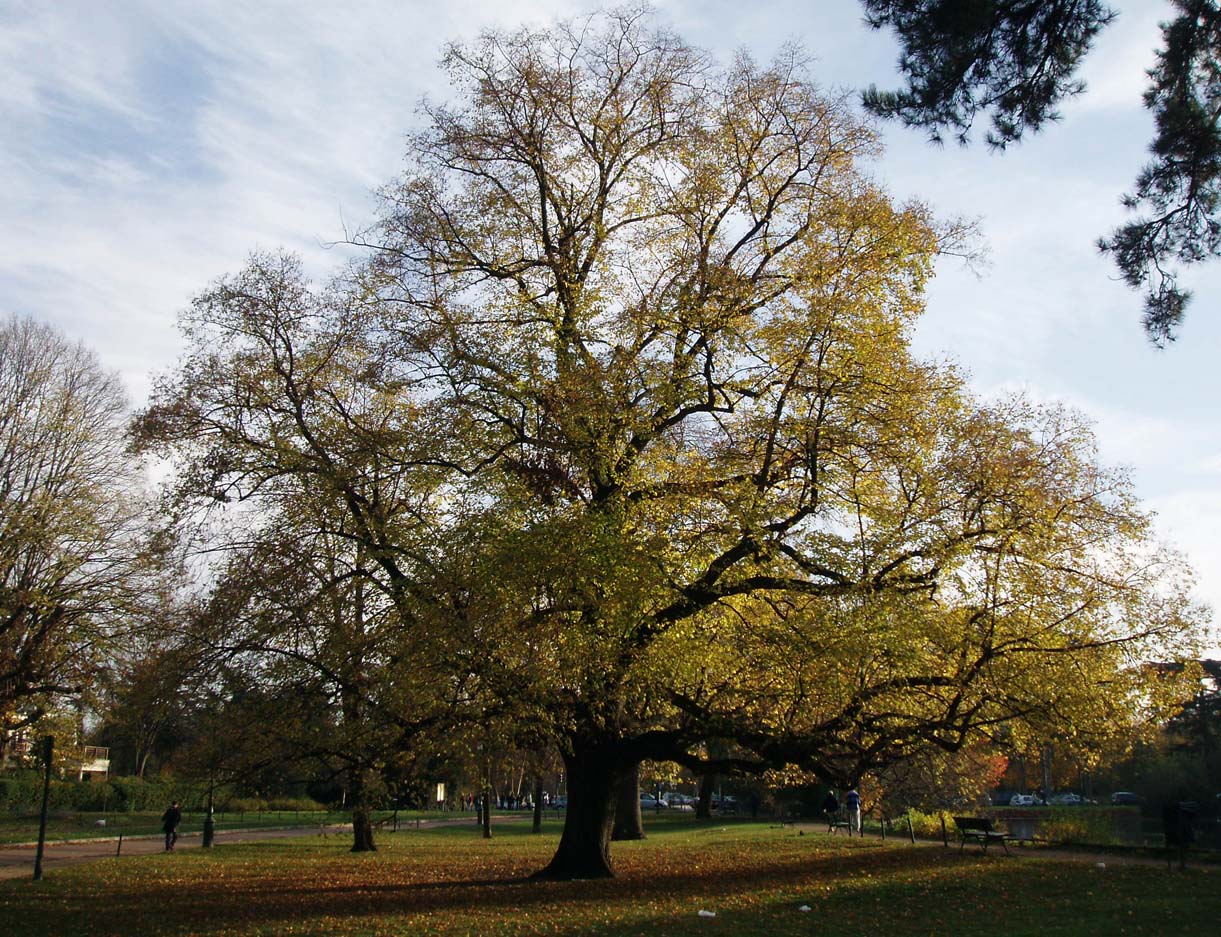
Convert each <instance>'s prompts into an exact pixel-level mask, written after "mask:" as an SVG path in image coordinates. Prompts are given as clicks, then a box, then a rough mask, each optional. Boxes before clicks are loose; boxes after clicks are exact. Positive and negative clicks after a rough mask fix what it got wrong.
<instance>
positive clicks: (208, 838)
mask: <svg viewBox="0 0 1221 937" xmlns="http://www.w3.org/2000/svg"><path fill="white" fill-rule="evenodd" d="M212 789H213V781H212V777H211V776H209V777H208V815H207V816H206V817H204V823H203V848H204V849H211V848H212V840H213V839H215V837H216V821H215V820H214V819H213V818H212Z"/></svg>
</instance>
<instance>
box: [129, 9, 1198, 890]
mask: <svg viewBox="0 0 1221 937" xmlns="http://www.w3.org/2000/svg"><path fill="white" fill-rule="evenodd" d="M445 64H446V67H447V68H448V70H449V73H450V75H451V79H452V82H453V85H454V88H455V99H454V102H453V103H452V104H445V105H427V106H426V107H425V113H426V115H427V117H428V126H427V127H426V129H425V130H423V131H422V132H420V133H418V134H417V135H415V136H414V137H413V138H412V139H411V143H410V148H409V154H408V168H407V170H406V172H405V174H404V175H403V177H402V178H401V179H399V180H397V181H395V182H393V183H391V184H390V185H388V186H387V187H386V189H385V191H384V210H383V214H382V218H381V221H380V223H379V224H378V225H377V226H376V228H374V229H373V230H371V231H369V232H368V234H367V236H366V237H365V238H364V243H365V244H366V245H367V246H368V247H369V248H370V250H371V256H370V260H369V262H368V263H367V264H365V265H363V266H361V267H359V268H357V269H354V270H349V271H345V273H344V274H343V275H341V276H340V277H339V278H337V281H336V283H335V284H334V285H332V286H330V287H328V288H326V289H324V290H317V289H314V288H311V287H310V285H309V284H308V283H307V282H306V281H305V279H304V278H303V277H302V275H301V273H300V271H299V269H298V268H297V267H296V266H295V265H294V264H293V263H291V262H289V261H286V260H278V261H277V260H275V259H273V258H256V260H255V261H254V262H253V263H252V264H251V266H250V267H249V268H248V269H247V270H246V271H244V272H243V273H241V274H240V275H238V276H237V277H235V278H231V279H229V280H226V281H225V282H222V283H221V284H218V285H217V286H216V287H215V288H214V289H213V290H210V291H209V292H208V293H207V294H206V296H205V297H204V298H202V299H201V301H200V302H198V303H197V304H196V306H195V311H194V313H193V318H192V320H191V321H192V323H193V324H194V326H195V327H196V328H200V327H205V328H206V329H208V330H214V329H215V328H216V327H217V326H220V331H219V332H216V331H211V332H210V334H212V335H214V336H222V337H223V338H224V341H219V340H218V341H213V342H212V343H211V344H210V345H209V346H208V350H207V352H206V353H200V354H197V355H195V356H193V357H192V358H191V359H189V360H188V362H187V365H186V367H184V369H183V371H182V373H181V374H179V375H178V376H177V377H175V378H173V379H171V380H167V381H166V382H164V383H163V385H162V386H161V388H160V390H159V392H158V396H157V399H156V400H155V401H154V404H153V406H152V407H151V408H150V410H149V411H148V412H147V413H146V414H145V416H144V418H143V421H142V427H143V430H144V432H145V434H146V436H147V438H149V439H150V440H152V441H154V442H158V443H160V444H162V445H164V446H166V447H168V448H169V449H171V450H176V451H177V452H178V453H179V457H180V459H181V464H182V469H183V471H182V475H181V478H182V480H183V487H182V491H183V494H184V495H186V496H188V497H193V498H195V499H201V498H203V499H206V498H216V497H234V496H239V497H248V498H255V499H274V498H278V497H280V496H281V494H280V493H284V492H291V491H293V490H294V488H295V487H296V486H299V485H300V486H303V487H305V488H308V490H309V492H310V494H311V496H312V497H318V498H323V499H326V500H328V501H329V503H331V504H333V506H334V510H335V512H337V514H342V515H343V516H344V517H345V518H346V519H345V521H344V529H345V531H346V536H347V537H348V538H350V541H351V542H352V543H353V544H354V545H356V546H357V547H358V548H359V550H361V551H362V553H363V555H365V556H366V557H367V562H364V563H361V564H359V565H358V566H353V567H352V571H353V572H354V573H358V574H360V575H365V576H368V577H370V578H375V579H376V580H377V581H378V582H379V583H380V584H381V585H380V588H381V589H382V590H383V592H384V594H385V595H386V596H388V597H389V598H390V600H391V601H392V602H393V603H394V611H395V614H396V615H398V616H400V621H401V624H402V626H403V628H404V629H405V633H406V634H409V635H410V640H411V641H412V642H415V644H414V646H415V648H416V653H417V654H419V655H421V657H420V659H421V660H428V661H430V662H432V663H433V664H436V663H438V662H442V663H446V664H448V665H449V666H450V668H451V673H452V679H453V680H455V681H458V680H461V681H464V685H465V686H468V687H469V688H470V694H471V696H472V698H478V699H481V700H482V705H483V706H492V707H496V706H499V707H501V708H502V709H504V710H511V711H512V714H513V717H514V718H515V719H516V720H517V721H518V722H519V723H521V724H523V725H529V726H532V727H534V728H535V729H536V730H537V731H539V732H542V733H544V734H545V735H546V737H549V738H552V739H554V740H555V742H556V744H557V745H558V746H559V748H560V751H561V754H562V757H563V759H564V761H565V769H566V777H567V781H568V784H569V802H568V811H567V815H566V820H565V827H564V832H563V836H562V838H561V843H560V846H559V849H558V851H557V854H556V856H555V858H554V860H553V861H552V863H551V864H550V866H549V867H548V869H547V870H545V874H548V875H552V876H555V877H586V876H599V875H609V874H610V872H611V864H610V855H609V841H610V827H611V821H612V802H613V792H614V789H615V785H616V782H617V781H618V779H620V778H621V777H624V776H625V775H629V774H630V772H632V771H633V770H634V768H635V766H636V765H637V764H638V763H639V762H640V761H641V760H642V759H654V760H679V761H683V762H686V763H688V764H692V765H699V764H701V763H707V762H709V761H710V760H711V761H716V762H717V763H719V764H720V765H721V766H731V765H732V766H736V767H738V768H741V769H743V770H758V771H761V770H763V769H765V768H766V767H768V766H771V765H783V764H785V763H793V764H800V765H803V766H806V767H810V768H813V769H815V770H817V771H818V772H819V773H820V774H821V775H823V776H824V777H825V778H827V779H829V780H833V781H837V782H840V783H847V782H850V781H853V780H855V779H857V778H859V777H860V776H861V775H862V774H863V773H865V772H867V771H870V770H873V769H876V768H878V767H880V766H884V765H886V764H890V763H893V762H895V761H897V760H902V759H904V758H908V757H911V756H913V755H915V754H917V753H919V752H922V751H926V750H927V749H928V747H929V746H934V747H938V748H941V749H943V750H951V751H952V750H956V749H958V748H961V747H962V746H964V745H966V744H968V743H969V742H970V741H971V740H972V739H974V738H977V737H979V736H980V735H981V734H986V733H988V732H990V731H993V730H995V729H996V728H997V727H998V726H1001V725H1005V724H1009V723H1013V722H1014V721H1015V720H1019V721H1021V722H1022V723H1023V724H1026V725H1030V726H1036V727H1037V726H1040V725H1043V726H1050V725H1055V724H1058V723H1061V722H1062V721H1063V720H1072V721H1073V724H1074V726H1076V727H1077V731H1079V732H1081V733H1083V734H1089V733H1103V732H1108V731H1114V730H1115V729H1116V727H1118V726H1120V725H1124V724H1130V723H1131V721H1132V720H1133V718H1135V716H1136V714H1138V713H1139V712H1141V711H1142V709H1143V707H1147V706H1151V705H1154V704H1155V703H1156V693H1154V692H1152V690H1151V689H1150V687H1148V686H1146V685H1143V684H1142V683H1141V680H1142V675H1143V673H1144V671H1142V670H1140V669H1139V668H1133V667H1131V666H1129V665H1130V664H1131V663H1133V662H1135V661H1138V660H1139V659H1141V657H1142V656H1144V655H1147V654H1149V653H1157V654H1158V655H1159V656H1160V655H1162V654H1163V653H1164V652H1166V649H1165V648H1164V647H1163V644H1164V643H1165V642H1166V641H1167V640H1169V639H1170V638H1172V637H1173V638H1175V639H1176V640H1177V639H1179V638H1185V639H1186V641H1187V643H1188V644H1190V641H1191V638H1192V634H1193V632H1192V625H1191V621H1190V612H1191V610H1190V609H1189V608H1188V606H1187V605H1186V603H1185V601H1184V599H1183V598H1182V592H1181V591H1180V590H1179V588H1178V586H1179V584H1180V582H1181V570H1180V569H1179V566H1178V564H1177V561H1176V560H1175V558H1174V557H1172V556H1169V555H1166V554H1165V553H1163V552H1161V551H1159V550H1158V549H1157V548H1156V547H1155V546H1154V545H1152V544H1151V543H1150V542H1149V531H1148V523H1147V519H1146V517H1145V516H1144V515H1143V514H1142V513H1141V511H1140V510H1139V508H1138V507H1137V505H1136V504H1135V503H1134V501H1133V498H1132V495H1131V492H1130V490H1129V487H1128V485H1127V482H1126V480H1125V479H1124V477H1123V476H1122V474H1119V473H1114V472H1111V471H1108V470H1106V469H1104V468H1102V467H1101V466H1099V465H1098V464H1097V460H1096V457H1095V454H1094V451H1093V448H1092V442H1091V439H1090V434H1089V431H1088V428H1087V427H1085V426H1084V425H1082V421H1081V420H1080V419H1079V418H1077V417H1075V416H1073V415H1072V414H1069V413H1066V412H1063V411H1060V410H1057V409H1054V408H1050V409H1049V408H1041V407H1037V406H1034V405H1032V404H1030V403H1028V402H1026V401H1024V400H1022V399H1008V400H1002V401H999V402H995V403H992V404H981V403H979V402H977V401H975V400H973V399H972V398H971V396H970V395H969V394H968V392H967V391H966V390H965V387H964V382H963V379H962V377H961V376H960V375H959V374H958V373H956V372H955V371H954V369H952V368H950V367H947V366H944V365H938V364H933V363H928V362H922V361H919V360H917V359H915V358H914V357H913V356H912V354H911V353H910V352H909V350H908V347H907V341H908V337H909V333H910V330H911V326H912V323H913V322H914V320H915V318H916V317H917V315H918V314H919V312H920V311H921V308H922V302H923V287H924V284H925V282H926V280H927V278H928V277H929V276H930V274H931V270H932V264H933V261H934V259H935V257H936V256H937V255H938V253H940V252H944V251H947V250H957V249H959V248H960V247H961V238H962V236H963V233H964V232H963V231H962V230H961V229H960V228H958V227H956V226H954V225H946V224H939V223H937V222H936V221H935V220H934V219H933V218H932V217H931V215H930V212H929V211H928V210H927V209H926V208H925V207H924V206H922V205H919V204H909V205H897V204H895V203H894V202H893V201H892V200H891V199H890V198H889V197H888V196H887V194H886V192H885V191H884V190H883V189H882V188H881V187H880V186H879V185H878V184H877V183H876V182H875V181H874V180H873V179H872V178H871V177H870V176H869V175H868V173H867V171H866V169H865V167H866V165H867V162H868V160H869V158H870V157H871V156H873V155H874V154H875V153H876V152H877V141H876V139H875V138H874V136H873V134H872V133H871V132H870V130H869V129H868V127H867V126H866V125H865V124H863V123H862V122H861V121H859V120H858V119H857V118H856V117H854V116H853V113H852V111H851V108H850V107H849V105H848V104H847V103H846V102H845V101H844V100H839V99H835V98H828V97H826V96H825V95H823V94H821V93H820V92H819V91H818V90H817V89H816V88H814V87H813V86H812V85H811V84H810V83H809V81H808V80H807V79H806V78H805V76H804V74H803V72H802V67H801V62H800V60H799V58H798V57H797V56H796V54H794V53H784V54H782V55H781V56H780V57H779V58H778V59H777V60H776V61H774V62H773V63H771V64H770V65H767V66H761V65H759V64H757V63H755V62H753V61H751V60H750V59H749V58H748V57H746V56H745V55H743V56H739V57H738V58H737V59H736V60H735V61H734V62H733V63H731V64H730V65H729V66H728V67H722V66H718V65H717V64H716V63H714V62H712V61H710V60H709V59H708V58H707V57H706V56H705V55H703V54H702V53H700V52H699V51H697V50H695V49H693V48H691V47H690V46H688V45H686V44H685V43H684V42H682V41H681V40H680V39H679V38H678V37H676V36H674V35H672V34H670V33H668V32H666V31H664V30H658V29H655V28H653V26H652V25H651V24H650V23H649V21H648V20H647V19H646V18H644V17H641V16H637V15H635V14H631V13H619V14H611V15H608V16H603V17H595V18H593V19H590V20H588V21H584V22H581V23H578V24H575V25H560V26H556V27H553V28H550V29H544V30H522V31H520V32H516V33H512V34H503V33H491V34H487V35H485V36H484V37H483V38H482V39H480V40H479V41H477V42H476V43H474V44H472V45H455V46H453V47H451V48H450V49H449V50H448V51H447V54H446V57H445ZM325 310H330V312H326V311H325ZM302 329H304V330H305V331H306V332H307V333H308V334H309V335H310V336H312V338H311V340H310V342H307V343H305V344H296V343H288V342H286V341H284V340H283V336H285V335H290V334H296V333H297V331H298V330H302ZM341 334H342V335H343V336H344V337H343V338H342V339H340V338H338V337H336V336H339V335H341ZM290 344H291V345H292V346H293V347H294V348H296V349H297V350H296V351H291V352H290V351H289V345H290ZM339 363H342V366H341V367H340V366H338V365H339ZM357 400H359V401H361V404H360V406H359V407H356V406H355V405H354V403H353V401H357ZM358 413H359V414H360V416H359V418H356V415H357V414H358ZM374 465H376V466H377V467H378V468H377V473H374V472H373V471H372V466H374ZM375 477H376V478H378V479H381V481H376V482H375ZM387 478H393V479H394V480H395V481H394V496H393V497H390V496H389V490H388V489H387V488H386V487H385V479H387ZM472 651H474V653H472ZM713 751H715V752H718V753H719V754H717V756H716V757H715V758H714V759H713V758H710V756H709V755H708V753H709V752H713Z"/></svg>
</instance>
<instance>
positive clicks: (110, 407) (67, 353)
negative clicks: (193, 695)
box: [0, 318, 148, 726]
mask: <svg viewBox="0 0 1221 937" xmlns="http://www.w3.org/2000/svg"><path fill="white" fill-rule="evenodd" d="M124 406H125V404H124V398H123V392H122V388H121V387H120V384H119V381H118V379H117V378H116V377H115V376H114V375H111V374H108V373H106V372H105V371H103V370H102V368H101V366H100V365H99V363H98V360H97V358H96V356H95V355H94V354H93V353H92V352H90V351H89V350H88V349H86V348H85V347H84V346H83V345H81V344H79V343H76V342H71V341H69V340H67V339H66V338H64V337H63V336H62V335H60V334H59V333H58V332H56V331H55V330H54V329H52V328H51V327H49V326H46V325H41V324H38V323H35V322H32V321H30V320H26V319H20V318H10V319H8V320H6V321H4V322H3V323H0V726H3V725H4V723H5V722H6V721H9V722H10V725H20V724H21V723H23V722H25V721H28V720H31V719H34V718H37V717H38V716H39V715H40V714H41V712H43V711H45V709H46V708H47V707H48V706H49V705H51V701H52V700H54V699H55V698H56V697H63V696H68V695H74V694H79V693H80V692H82V691H83V690H84V689H86V688H87V687H88V686H89V685H90V684H91V682H92V678H93V675H94V673H95V668H96V667H97V666H98V665H99V664H100V663H101V662H102V661H103V659H104V653H105V650H106V646H107V643H108V641H109V640H110V639H111V638H112V637H113V636H114V635H115V633H116V630H117V629H119V628H121V627H122V626H123V624H124V621H125V620H129V618H130V616H133V615H134V614H135V613H136V610H137V606H138V602H137V599H138V595H139V591H140V589H139V586H141V585H145V586H146V585H148V583H147V582H139V581H138V576H139V573H140V570H141V568H142V563H143V562H144V561H145V560H147V558H148V557H147V554H146V552H145V551H144V549H143V547H142V541H141V540H140V538H139V536H138V534H139V533H140V529H139V528H140V518H141V507H142V505H141V503H140V500H139V497H138V492H139V488H140V485H139V481H140V478H139V471H138V469H137V467H136V466H135V465H134V463H133V461H132V460H131V459H130V458H129V457H128V456H127V455H126V454H125V449H124V446H125V440H124V435H123V426H124V420H125V414H124Z"/></svg>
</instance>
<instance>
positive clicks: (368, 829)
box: [352, 804, 377, 852]
mask: <svg viewBox="0 0 1221 937" xmlns="http://www.w3.org/2000/svg"><path fill="white" fill-rule="evenodd" d="M352 852H377V846H375V845H374V843H373V815H372V813H371V812H370V810H369V808H368V807H366V806H365V805H364V804H359V805H354V806H353V807H352Z"/></svg>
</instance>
